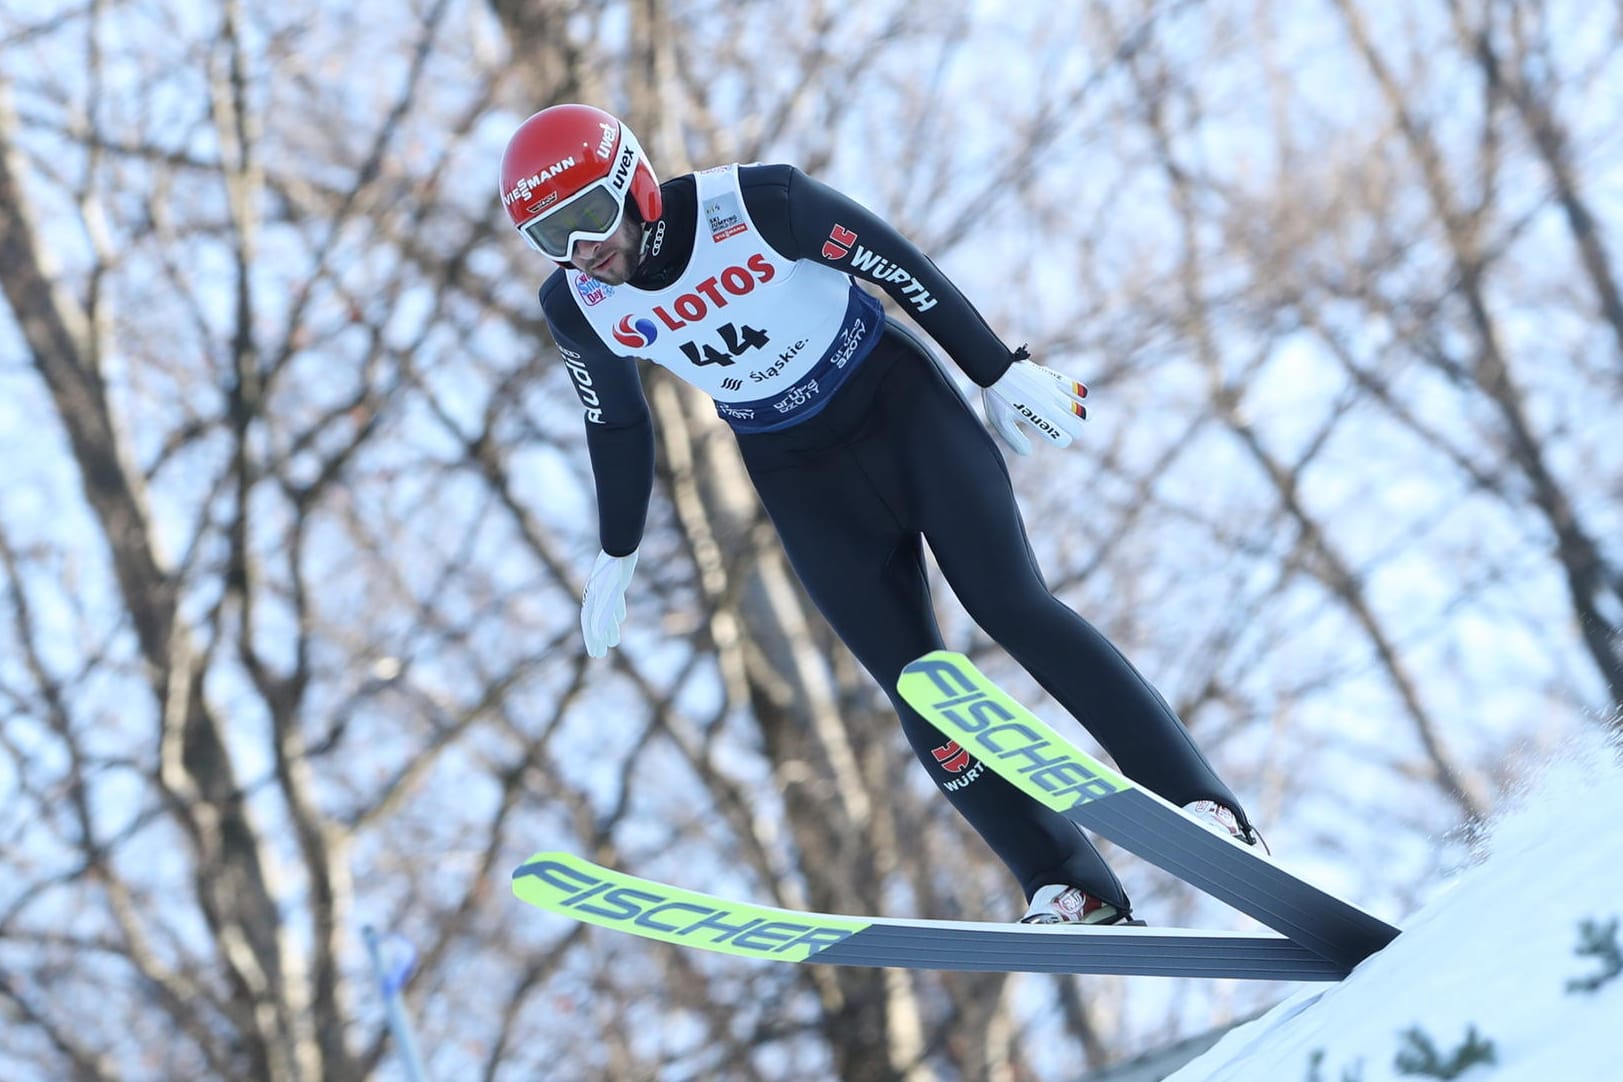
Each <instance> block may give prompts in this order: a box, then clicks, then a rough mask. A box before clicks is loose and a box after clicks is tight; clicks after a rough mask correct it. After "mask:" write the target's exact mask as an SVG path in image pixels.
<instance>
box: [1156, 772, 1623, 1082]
mask: <svg viewBox="0 0 1623 1082" xmlns="http://www.w3.org/2000/svg"><path fill="white" fill-rule="evenodd" d="M1478 853H1479V855H1480V859H1479V861H1478V862H1477V863H1475V864H1473V865H1472V866H1470V867H1468V868H1466V869H1464V870H1462V871H1461V872H1460V874H1459V875H1458V876H1456V877H1455V879H1454V881H1453V882H1452V883H1451V884H1450V886H1449V887H1448V889H1446V890H1445V891H1443V892H1442V893H1441V894H1440V895H1439V896H1438V897H1437V898H1436V899H1434V900H1433V901H1432V902H1431V903H1430V904H1428V905H1427V906H1425V907H1424V908H1423V909H1422V910H1421V911H1420V912H1419V913H1417V914H1415V915H1414V916H1412V917H1411V918H1409V919H1408V920H1406V921H1403V922H1401V923H1402V924H1403V927H1404V932H1403V934H1402V935H1401V936H1399V937H1398V938H1397V940H1395V941H1394V942H1393V943H1392V944H1391V945H1390V946H1389V947H1387V948H1386V949H1385V950H1384V951H1382V952H1381V953H1380V954H1377V955H1376V956H1374V957H1373V958H1370V959H1368V960H1367V961H1366V962H1364V964H1363V965H1361V966H1359V967H1358V969H1357V970H1356V971H1355V972H1354V973H1353V974H1352V975H1351V976H1350V977H1348V978H1347V979H1346V980H1345V981H1343V982H1342V983H1340V984H1337V985H1331V986H1328V987H1320V988H1313V989H1309V990H1304V991H1303V992H1302V993H1301V994H1300V995H1297V996H1294V997H1292V998H1290V999H1288V1000H1286V1001H1285V1002H1283V1003H1281V1004H1280V1005H1279V1006H1278V1007H1276V1008H1275V1009H1274V1010H1272V1011H1270V1012H1268V1013H1267V1014H1265V1015H1263V1016H1262V1017H1261V1018H1258V1019H1257V1020H1256V1021H1254V1022H1251V1023H1249V1024H1247V1025H1244V1026H1240V1027H1238V1028H1236V1029H1234V1030H1233V1031H1231V1032H1230V1033H1229V1034H1227V1035H1226V1036H1225V1037H1224V1038H1223V1039H1222V1040H1221V1041H1219V1042H1218V1043H1217V1045H1216V1046H1214V1047H1213V1048H1212V1049H1211V1050H1210V1051H1209V1052H1207V1053H1206V1054H1205V1055H1203V1056H1201V1057H1200V1058H1199V1059H1196V1060H1193V1061H1192V1062H1190V1063H1189V1064H1188V1065H1187V1066H1185V1067H1184V1068H1183V1069H1182V1070H1180V1071H1178V1072H1177V1073H1175V1074H1173V1075H1171V1076H1169V1079H1168V1082H1380V1080H1383V1079H1408V1078H1454V1077H1457V1078H1460V1079H1464V1080H1466V1082H1489V1080H1492V1082H1512V1080H1514V1082H1623V975H1616V976H1612V977H1610V979H1602V978H1605V977H1606V976H1607V974H1608V973H1609V972H1611V971H1612V969H1614V968H1615V967H1616V966H1618V965H1620V964H1623V957H1618V956H1617V955H1616V954H1615V953H1611V952H1615V951H1617V950H1618V949H1619V948H1620V946H1623V921H1620V920H1619V918H1620V917H1623V757H1620V754H1619V749H1618V748H1617V747H1616V746H1611V747H1602V746H1599V741H1597V742H1596V746H1593V747H1590V748H1587V749H1584V750H1583V751H1581V752H1575V753H1574V754H1573V755H1572V756H1571V757H1569V758H1568V759H1566V760H1564V761H1562V762H1558V763H1555V764H1551V765H1550V766H1548V767H1547V768H1545V769H1544V770H1543V771H1542V772H1541V773H1540V775H1539V776H1538V777H1536V778H1535V779H1533V780H1532V782H1531V783H1530V784H1529V785H1528V787H1527V789H1526V791H1525V792H1524V793H1523V794H1522V795H1521V796H1520V797H1519V798H1518V799H1516V800H1515V801H1513V802H1512V804H1511V806H1509V807H1507V809H1506V810H1505V811H1504V812H1502V813H1501V814H1500V815H1499V816H1498V817H1497V818H1496V819H1495V821H1494V822H1492V823H1491V824H1490V825H1489V827H1488V829H1487V830H1486V831H1485V832H1484V836H1483V838H1482V839H1481V841H1480V843H1479V845H1478ZM1586 925H1588V926H1589V928H1590V934H1588V935H1586V934H1585V932H1584V928H1585V926H1586ZM1585 944H1589V950H1587V951H1581V950H1580V947H1582V946H1584V945H1585ZM1608 945H1609V946H1610V949H1611V950H1610V952H1609V951H1607V950H1605V949H1602V948H1605V947H1606V946H1608ZM1575 983H1576V984H1598V987H1596V988H1594V989H1593V990H1590V991H1585V990H1582V989H1579V988H1577V987H1575V986H1574V985H1575ZM1427 1046H1429V1048H1430V1050H1431V1055H1430V1056H1429V1057H1428V1056H1427V1054H1426V1047H1427ZM1473 1047H1474V1048H1475V1049H1476V1050H1477V1051H1478V1052H1480V1051H1481V1050H1482V1049H1485V1048H1489V1047H1491V1058H1492V1062H1491V1063H1489V1062H1482V1061H1481V1058H1482V1057H1481V1056H1480V1055H1473V1054H1472V1049H1473ZM1473 1061H1478V1062H1475V1063H1474V1065H1470V1066H1466V1064H1471V1063H1472V1062H1473ZM1427 1067H1429V1068H1430V1069H1429V1070H1426V1069H1423V1068H1427ZM1451 1070H1457V1071H1458V1073H1450V1072H1451Z"/></svg>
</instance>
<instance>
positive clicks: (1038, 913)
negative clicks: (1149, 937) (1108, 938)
mask: <svg viewBox="0 0 1623 1082" xmlns="http://www.w3.org/2000/svg"><path fill="white" fill-rule="evenodd" d="M1020 923H1021V924H1136V925H1142V924H1143V923H1144V922H1143V921H1141V920H1134V919H1133V914H1132V912H1131V911H1130V910H1126V909H1118V908H1117V907H1116V906H1113V905H1111V904H1110V903H1109V902H1106V901H1102V900H1100V899H1098V898H1095V897H1094V896H1093V895H1091V894H1089V893H1087V892H1086V891H1084V890H1083V889H1082V888H1081V887H1068V886H1065V885H1064V884H1062V883H1050V884H1049V885H1048V886H1046V887H1038V888H1037V893H1036V894H1034V895H1032V897H1031V905H1030V906H1029V907H1027V909H1026V915H1025V916H1023V917H1021V918H1020Z"/></svg>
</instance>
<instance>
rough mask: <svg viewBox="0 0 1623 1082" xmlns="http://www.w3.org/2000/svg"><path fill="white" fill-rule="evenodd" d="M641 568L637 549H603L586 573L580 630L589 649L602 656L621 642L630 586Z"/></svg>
mask: <svg viewBox="0 0 1623 1082" xmlns="http://www.w3.org/2000/svg"><path fill="white" fill-rule="evenodd" d="M636 569H637V550H636V549H632V550H631V554H630V555H628V556H610V555H609V554H608V553H606V552H599V553H598V554H597V560H596V562H594V563H593V564H592V573H591V574H590V575H587V576H586V596H585V597H584V598H582V599H581V603H580V630H581V634H582V636H584V637H585V639H586V653H587V654H588V655H590V656H591V657H602V656H603V655H604V654H607V653H608V652H609V647H611V646H619V645H620V625H621V624H623V623H624V622H625V618H626V587H628V586H630V585H631V573H632V572H633V571H635V570H636Z"/></svg>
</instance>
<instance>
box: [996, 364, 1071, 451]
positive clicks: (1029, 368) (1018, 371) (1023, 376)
mask: <svg viewBox="0 0 1623 1082" xmlns="http://www.w3.org/2000/svg"><path fill="white" fill-rule="evenodd" d="M1087 396H1088V389H1087V388H1086V387H1084V386H1082V385H1081V384H1080V383H1078V382H1076V380H1074V379H1071V378H1070V377H1069V376H1062V375H1060V374H1059V373H1058V372H1056V371H1054V370H1053V369H1052V368H1044V367H1043V366H1042V365H1040V364H1037V363H1035V362H1033V361H1015V362H1014V363H1013V364H1011V365H1010V366H1009V370H1008V371H1007V372H1005V373H1003V376H1002V378H1000V379H999V380H998V381H997V382H996V383H994V384H992V385H991V386H990V387H987V388H986V389H984V390H983V391H981V401H982V403H983V404H984V405H985V406H986V423H987V424H989V425H991V426H992V430H993V431H994V432H996V433H997V434H998V435H999V436H1002V437H1003V442H1004V443H1007V444H1008V445H1009V448H1010V449H1011V450H1013V451H1014V453H1015V454H1017V455H1029V454H1030V453H1031V441H1029V440H1028V439H1026V434H1025V433H1024V432H1021V431H1020V422H1025V423H1026V424H1029V425H1030V426H1031V427H1032V428H1035V429H1036V430H1037V431H1038V432H1039V433H1041V434H1042V436H1043V438H1044V439H1046V440H1047V441H1048V442H1049V443H1052V444H1053V445H1054V446H1055V447H1068V446H1069V445H1070V443H1071V441H1072V440H1073V439H1075V438H1077V437H1078V436H1080V435H1082V422H1083V421H1085V420H1086V419H1087V416H1088V408H1087V406H1085V405H1083V403H1082V400H1083V399H1084V398H1086V397H1087Z"/></svg>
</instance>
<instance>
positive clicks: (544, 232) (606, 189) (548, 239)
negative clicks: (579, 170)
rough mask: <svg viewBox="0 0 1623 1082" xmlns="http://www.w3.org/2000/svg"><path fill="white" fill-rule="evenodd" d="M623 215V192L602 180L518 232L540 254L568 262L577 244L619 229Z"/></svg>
mask: <svg viewBox="0 0 1623 1082" xmlns="http://www.w3.org/2000/svg"><path fill="white" fill-rule="evenodd" d="M625 214H626V201H625V197H624V195H623V193H621V192H617V191H615V189H614V187H613V185H611V184H610V183H609V180H608V178H606V177H605V178H604V179H603V180H600V181H597V182H596V183H594V184H592V185H590V186H589V187H586V188H582V189H581V190H580V191H578V192H576V193H575V194H574V195H572V196H570V197H569V198H568V199H565V200H564V201H563V202H562V203H559V204H558V205H557V206H555V207H549V208H548V209H547V212H546V213H545V214H542V215H540V216H539V217H536V218H531V219H530V220H529V221H527V222H525V223H524V224H523V225H521V226H519V232H520V233H523V234H524V239H525V240H527V241H529V242H530V247H532V248H534V249H535V250H536V251H538V252H540V253H541V254H542V255H544V256H546V257H547V258H549V259H556V260H559V261H560V262H565V263H567V262H568V261H569V253H570V251H571V250H573V249H574V247H575V242H576V241H582V240H607V239H608V238H609V237H612V236H613V235H614V231H615V230H616V229H619V228H620V221H621V219H623V218H624V217H625Z"/></svg>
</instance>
